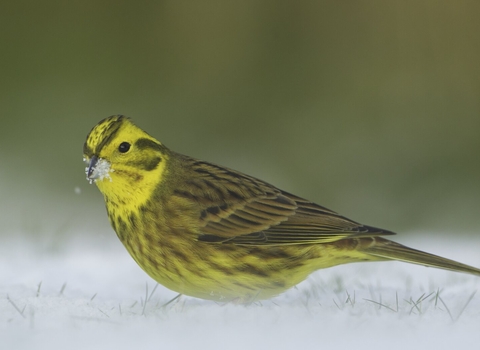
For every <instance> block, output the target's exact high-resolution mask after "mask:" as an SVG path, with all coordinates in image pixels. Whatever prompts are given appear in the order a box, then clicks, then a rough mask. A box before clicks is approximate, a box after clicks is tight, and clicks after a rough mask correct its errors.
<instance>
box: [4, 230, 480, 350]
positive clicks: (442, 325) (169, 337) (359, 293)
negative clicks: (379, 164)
mask: <svg viewBox="0 0 480 350" xmlns="http://www.w3.org/2000/svg"><path fill="white" fill-rule="evenodd" d="M102 237H103V238H98V239H96V240H95V241H93V240H92V239H91V238H90V239H87V238H88V237H87V238H84V239H83V240H82V239H81V238H80V236H76V238H75V239H72V240H70V241H68V242H66V243H65V244H62V245H61V246H60V247H57V248H53V247H48V246H47V245H44V244H42V243H41V242H39V241H38V240H37V241H35V242H32V240H31V239H30V240H27V239H26V238H25V237H22V236H20V237H17V238H10V239H6V238H3V239H2V241H1V244H0V344H1V345H0V348H1V349H50V350H55V349H65V348H68V349H116V350H121V349H129V350H130V349H134V348H138V349H142V350H143V349H189V348H194V349H266V348H271V349H320V348H321V349H347V347H351V346H355V349H377V348H378V349H380V348H382V349H389V350H390V349H405V348H412V349H420V348H427V347H428V348H429V349H450V350H451V349H468V348H475V346H478V344H479V343H480V293H477V294H475V293H476V292H477V290H478V289H479V288H480V278H478V277H475V276H468V275H464V274H458V273H452V272H446V271H440V270H435V269H429V268H424V267H417V266H413V265H408V264H402V263H365V264H350V265H345V266H339V267H335V268H332V269H327V270H323V271H319V272H317V273H315V274H314V275H312V276H311V277H310V278H309V279H308V280H307V281H306V282H304V283H302V284H301V285H299V286H298V287H297V288H294V289H292V290H290V291H288V292H287V293H285V294H283V295H281V296H279V297H277V298H275V299H273V300H271V301H265V302H262V303H257V304H254V305H250V306H241V305H231V304H228V305H220V304H217V303H214V302H209V301H202V300H197V299H193V298H188V297H181V298H180V299H178V300H176V301H174V302H172V303H170V304H168V305H165V304H166V303H167V302H168V301H169V300H170V299H172V298H173V297H175V293H173V292H170V291H168V290H166V289H165V288H163V287H161V286H158V288H156V289H155V290H154V287H155V283H154V282H153V281H152V280H151V279H149V278H148V276H146V275H145V274H144V273H143V271H141V270H140V268H138V267H137V266H136V265H135V263H134V262H133V260H132V259H131V258H130V257H129V256H128V254H127V252H126V251H125V250H124V249H123V247H122V246H121V245H120V243H119V242H118V241H117V240H116V237H115V235H114V233H113V232H112V233H110V234H109V235H106V236H102ZM409 237H411V236H409ZM429 237H430V238H429V239H430V240H431V236H429ZM397 241H398V240H397ZM456 241H458V242H456V243H455V245H454V244H452V243H453V240H452V239H450V240H449V239H446V238H444V239H440V240H437V241H436V242H435V245H434V246H433V245H432V243H431V241H430V242H428V241H427V240H423V241H422V240H415V241H405V239H404V240H403V241H402V243H405V244H408V245H410V246H414V247H416V248H420V249H424V250H428V251H430V252H434V253H437V254H441V255H445V256H447V257H450V258H453V259H456V260H461V261H462V262H465V263H469V264H472V265H477V266H480V255H479V254H478V252H479V251H480V239H478V240H475V241H472V240H471V239H470V238H465V239H464V238H462V237H459V238H458V239H456ZM145 300H147V301H146V302H145Z"/></svg>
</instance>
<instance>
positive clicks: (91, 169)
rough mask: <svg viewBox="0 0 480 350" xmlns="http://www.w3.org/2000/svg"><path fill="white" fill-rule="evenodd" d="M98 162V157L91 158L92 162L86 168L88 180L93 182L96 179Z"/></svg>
mask: <svg viewBox="0 0 480 350" xmlns="http://www.w3.org/2000/svg"><path fill="white" fill-rule="evenodd" d="M97 162H98V157H97V156H92V158H90V162H89V163H88V166H87V167H86V168H85V173H86V175H87V180H90V181H91V180H95V179H96V175H95V166H96V165H97Z"/></svg>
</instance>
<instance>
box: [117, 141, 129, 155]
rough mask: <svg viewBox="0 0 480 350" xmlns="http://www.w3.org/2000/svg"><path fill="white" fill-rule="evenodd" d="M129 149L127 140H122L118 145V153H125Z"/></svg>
mask: <svg viewBox="0 0 480 350" xmlns="http://www.w3.org/2000/svg"><path fill="white" fill-rule="evenodd" d="M129 149H130V143H128V142H122V143H121V144H120V146H118V150H119V151H120V153H127V152H128V150H129Z"/></svg>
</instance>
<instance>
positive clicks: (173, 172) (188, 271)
mask: <svg viewBox="0 0 480 350" xmlns="http://www.w3.org/2000/svg"><path fill="white" fill-rule="evenodd" d="M83 157H84V161H85V162H86V164H87V166H86V168H85V172H86V177H87V180H88V181H89V182H90V183H95V184H96V186H97V187H98V189H99V190H100V192H101V193H102V194H103V197H104V200H105V206H106V210H107V214H108V218H109V221H110V223H111V226H112V228H113V230H114V231H115V232H116V234H117V236H118V238H119V239H120V241H121V242H122V243H123V245H124V246H125V248H126V249H127V251H128V252H129V253H130V255H131V256H132V257H133V259H134V260H135V261H136V262H137V264H138V265H139V266H140V267H141V268H142V269H143V270H144V271H145V272H146V273H147V274H148V275H149V276H150V277H151V278H153V279H154V280H155V281H157V282H158V283H160V284H161V285H163V286H165V287H166V288H168V289H171V290H173V291H175V292H178V293H180V294H184V295H188V296H192V297H196V298H201V299H206V300H214V301H218V302H235V303H244V304H248V303H252V302H256V301H258V300H264V299H269V298H272V297H274V296H277V295H279V294H281V293H282V292H284V291H286V290H288V289H289V288H291V287H293V286H295V285H297V284H298V283H300V282H301V281H303V280H305V279H306V278H307V277H308V276H309V275H310V274H311V273H312V272H314V271H316V270H319V269H323V268H329V267H332V266H336V265H340V264H346V263H354V262H364V261H388V260H398V261H403V262H408V263H413V264H419V265H424V266H427V267H435V268H440V269H446V270H451V271H457V272H463V273H468V274H473V275H476V276H480V269H478V268H475V267H472V266H468V265H465V264H462V263H459V262H456V261H453V260H450V259H446V258H443V257H440V256H436V255H433V254H429V253H426V252H423V251H420V250H416V249H413V248H409V247H406V246H404V245H401V244H399V243H396V242H394V241H392V240H390V239H387V237H390V236H391V235H394V233H393V232H391V231H388V230H384V229H380V228H376V227H373V226H368V225H363V224H360V223H358V222H356V221H353V220H350V219H348V218H346V217H345V216H342V215H340V214H338V213H336V212H334V211H332V210H330V209H327V208H325V207H323V206H320V205H318V204H315V203H314V202H312V201H309V200H306V199H304V198H301V197H299V196H296V195H294V194H291V193H288V192H286V191H283V190H281V189H279V188H277V187H275V186H274V185H271V184H269V183H268V182H265V181H263V180H260V179H258V178H256V177H253V176H249V175H247V174H244V173H242V172H239V171H236V170H233V169H230V168H227V167H224V166H220V165H216V164H214V163H210V162H207V161H203V160H198V159H195V158H192V157H189V156H186V155H183V154H180V153H177V152H174V151H173V150H170V149H169V148H167V147H166V146H165V145H164V144H163V143H161V142H160V141H158V140H157V139H156V138H154V137H152V136H150V134H148V133H147V132H145V131H143V130H142V129H141V128H139V127H138V126H136V125H135V124H134V123H133V122H132V120H131V119H130V118H128V117H126V116H123V115H113V116H110V117H108V118H105V119H103V120H101V121H100V122H99V123H98V124H97V125H95V126H94V127H93V128H92V129H91V131H90V132H89V134H88V136H87V138H86V141H85V144H84V147H83Z"/></svg>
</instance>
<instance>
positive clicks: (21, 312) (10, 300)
mask: <svg viewBox="0 0 480 350" xmlns="http://www.w3.org/2000/svg"><path fill="white" fill-rule="evenodd" d="M7 300H8V302H9V303H10V304H12V306H13V307H14V308H15V310H17V311H18V313H19V314H20V315H22V317H23V318H26V317H25V315H24V314H23V312H24V311H25V307H27V305H25V306H24V307H23V310H20V308H19V307H18V306H17V305H16V304H15V303H14V302H13V300H12V299H10V297H9V296H8V294H7Z"/></svg>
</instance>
